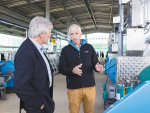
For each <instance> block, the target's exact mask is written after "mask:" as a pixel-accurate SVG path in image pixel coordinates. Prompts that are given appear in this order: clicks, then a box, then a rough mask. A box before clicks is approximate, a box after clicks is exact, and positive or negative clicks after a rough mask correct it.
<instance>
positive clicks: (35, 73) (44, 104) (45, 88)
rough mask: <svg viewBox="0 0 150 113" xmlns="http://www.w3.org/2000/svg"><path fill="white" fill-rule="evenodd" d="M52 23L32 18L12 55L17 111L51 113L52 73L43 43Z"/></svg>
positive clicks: (52, 108)
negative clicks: (21, 41) (27, 36)
mask: <svg viewBox="0 0 150 113" xmlns="http://www.w3.org/2000/svg"><path fill="white" fill-rule="evenodd" d="M52 28H53V25H52V23H51V22H50V21H49V20H47V19H45V18H43V17H40V16H36V17H35V18H33V19H32V20H31V22H30V25H29V33H28V35H29V38H27V39H26V40H25V41H24V42H23V43H22V45H21V46H20V48H19V49H18V51H17V53H16V56H15V75H14V86H13V88H14V91H15V93H16V94H17V96H18V97H19V98H20V112H21V109H22V108H24V110H25V111H26V112H27V113H53V112H54V101H53V100H52V98H53V72H52V71H53V70H52V68H51V66H50V64H49V61H48V59H47V57H46V55H45V54H44V53H43V47H42V45H43V44H46V43H48V39H49V38H50V37H51V31H52Z"/></svg>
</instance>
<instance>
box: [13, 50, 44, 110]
mask: <svg viewBox="0 0 150 113" xmlns="http://www.w3.org/2000/svg"><path fill="white" fill-rule="evenodd" d="M33 68H34V59H33V57H32V55H31V54H27V53H23V52H22V54H19V55H18V56H16V58H15V75H14V86H13V89H14V91H15V93H16V94H17V96H18V97H19V98H20V99H21V100H22V101H23V103H25V104H26V105H27V106H29V107H31V108H33V109H40V107H41V106H42V104H43V102H42V98H41V96H40V95H39V94H38V93H37V92H36V91H35V89H34V87H33V85H32V79H33V74H34V71H33Z"/></svg>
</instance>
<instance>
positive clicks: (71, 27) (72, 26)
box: [69, 24, 81, 34]
mask: <svg viewBox="0 0 150 113" xmlns="http://www.w3.org/2000/svg"><path fill="white" fill-rule="evenodd" d="M75 28H78V29H79V31H80V33H81V27H80V26H79V25H77V24H72V25H71V26H70V27H69V34H70V30H71V29H75Z"/></svg>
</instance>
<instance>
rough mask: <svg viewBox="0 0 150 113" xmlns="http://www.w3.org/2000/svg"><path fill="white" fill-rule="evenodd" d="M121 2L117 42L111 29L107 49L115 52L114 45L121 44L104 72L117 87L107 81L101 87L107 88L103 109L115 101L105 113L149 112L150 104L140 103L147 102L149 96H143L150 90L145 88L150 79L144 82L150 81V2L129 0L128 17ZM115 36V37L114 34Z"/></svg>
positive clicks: (105, 89)
mask: <svg viewBox="0 0 150 113" xmlns="http://www.w3.org/2000/svg"><path fill="white" fill-rule="evenodd" d="M120 1H123V0H119V5H120V6H119V8H120V9H119V15H120V17H119V18H120V21H119V22H118V23H117V24H118V25H119V30H118V36H119V37H118V42H115V41H114V43H112V37H113V36H112V33H113V32H110V39H111V42H110V43H109V46H110V47H109V51H108V52H109V53H110V54H112V52H113V51H114V50H115V48H114V47H115V46H113V44H116V43H118V55H117V57H115V58H114V59H112V60H111V59H110V58H109V61H108V62H107V63H106V64H105V71H106V73H107V75H108V77H109V78H110V80H111V81H112V83H113V84H114V86H109V87H106V86H107V82H106V84H103V86H102V88H103V91H104V92H103V100H104V109H106V104H107V103H108V104H112V103H114V104H113V105H111V106H110V107H109V108H108V109H107V110H105V111H104V113H127V112H129V113H133V112H135V113H149V109H148V106H147V107H145V108H144V107H142V109H141V106H143V105H145V102H146V101H147V99H148V98H149V97H147V99H146V98H145V97H144V98H143V95H144V96H148V95H146V94H148V92H149V91H148V89H147V91H146V88H148V87H147V86H148V85H149V84H150V83H149V82H146V83H144V82H145V81H148V80H150V71H149V70H150V57H149V56H150V54H149V50H150V49H149V44H150V38H149V36H150V32H149V29H150V10H149V5H150V1H149V0H132V1H131V0H130V1H129V2H128V4H127V6H128V7H127V15H126V16H124V14H123V13H122V12H123V10H124V6H123V4H121V3H120ZM123 17H125V18H123ZM123 19H124V20H123ZM123 36H124V37H126V42H125V44H126V45H125V46H126V48H125V51H124V54H123V51H120V50H124V48H123V47H124V45H123V41H124V40H123ZM115 39H116V37H114V40H115ZM123 55H124V56H123ZM114 73H115V75H114ZM107 80H108V79H107ZM114 89H115V90H114ZM114 94H115V96H114ZM137 95H138V96H137ZM140 95H141V96H140ZM139 98H140V99H139ZM141 98H143V100H145V101H143V100H142V99H141ZM138 101H140V102H138ZM132 102H134V103H132ZM141 102H142V103H141ZM133 105H134V106H136V108H135V107H133ZM124 106H126V107H124ZM131 106H132V107H131ZM137 106H140V107H137ZM139 108H140V110H139ZM135 109H136V110H135ZM143 109H144V110H143ZM141 110H143V111H141Z"/></svg>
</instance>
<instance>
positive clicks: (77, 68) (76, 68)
mask: <svg viewBox="0 0 150 113" xmlns="http://www.w3.org/2000/svg"><path fill="white" fill-rule="evenodd" d="M81 66H82V64H80V65H77V66H76V67H74V68H73V69H72V72H73V73H74V74H77V75H79V76H81V74H82V70H81V69H79V68H81Z"/></svg>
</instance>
